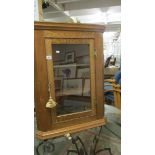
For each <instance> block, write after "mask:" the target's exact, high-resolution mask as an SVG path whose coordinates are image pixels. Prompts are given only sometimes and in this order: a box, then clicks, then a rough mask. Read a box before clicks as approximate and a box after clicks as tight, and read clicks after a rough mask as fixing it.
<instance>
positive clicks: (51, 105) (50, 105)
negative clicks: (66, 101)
mask: <svg viewBox="0 0 155 155" xmlns="http://www.w3.org/2000/svg"><path fill="white" fill-rule="evenodd" d="M48 92H49V99H48V101H47V103H46V108H51V109H52V108H54V107H56V105H57V103H56V102H55V101H54V100H53V99H52V96H51V84H50V83H49V84H48Z"/></svg>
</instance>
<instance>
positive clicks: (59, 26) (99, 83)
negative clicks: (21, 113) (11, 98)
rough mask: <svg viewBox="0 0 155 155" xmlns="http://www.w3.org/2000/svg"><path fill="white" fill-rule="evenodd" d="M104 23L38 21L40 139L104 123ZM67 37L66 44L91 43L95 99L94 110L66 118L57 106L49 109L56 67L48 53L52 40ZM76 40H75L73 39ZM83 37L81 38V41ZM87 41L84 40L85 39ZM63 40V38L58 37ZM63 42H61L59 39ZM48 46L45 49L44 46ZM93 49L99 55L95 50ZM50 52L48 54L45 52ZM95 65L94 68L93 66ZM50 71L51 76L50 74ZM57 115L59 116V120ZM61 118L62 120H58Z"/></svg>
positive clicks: (37, 98)
mask: <svg viewBox="0 0 155 155" xmlns="http://www.w3.org/2000/svg"><path fill="white" fill-rule="evenodd" d="M103 31H104V26H102V25H93V24H69V23H49V22H35V38H34V39H35V54H34V57H35V66H34V67H35V79H34V84H35V110H36V117H37V127H38V130H39V131H38V133H37V135H38V138H40V139H46V138H48V137H50V138H51V137H56V136H60V135H63V134H65V133H68V132H71V133H74V132H77V131H81V130H85V129H88V128H91V127H97V126H100V125H103V124H105V119H104V118H103V111H104V103H103V93H102V92H103V40H102V39H103V37H102V32H103ZM58 38H59V39H62V40H66V43H67V42H68V39H69V42H68V43H72V42H74V41H75V40H74V39H76V41H75V42H76V43H78V42H80V43H86V42H87V43H88V44H89V45H90V64H91V65H90V70H91V78H92V79H93V80H92V81H91V96H92V100H93V103H95V102H96V103H95V104H93V110H92V111H93V113H92V112H90V111H86V112H82V114H81V113H77V114H76V115H75V116H76V117H73V115H68V116H67V117H66V118H65V117H64V116H63V117H59V116H58V117H57V116H56V109H55V108H54V109H52V110H51V109H48V108H46V103H47V101H48V99H49V93H48V83H49V81H50V82H51V85H52V89H51V95H52V97H53V99H55V94H54V93H55V92H54V81H53V79H54V78H53V70H52V69H50V70H49V68H48V67H47V66H53V64H52V62H49V61H47V60H46V55H48V54H51V41H49V40H52V41H54V40H55V39H58ZM72 40H74V41H72ZM78 40H80V41H78ZM84 40H85V41H84ZM59 41H60V40H59ZM60 42H61V41H60ZM45 46H46V48H45ZM94 49H95V51H96V54H95V53H94ZM46 52H47V53H46ZM94 68H95V69H94ZM48 73H50V75H49V74H48ZM56 118H58V119H56ZM59 121H60V122H59Z"/></svg>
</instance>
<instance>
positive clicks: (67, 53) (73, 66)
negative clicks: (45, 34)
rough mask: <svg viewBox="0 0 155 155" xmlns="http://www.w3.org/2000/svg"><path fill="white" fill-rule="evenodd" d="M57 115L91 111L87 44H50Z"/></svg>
mask: <svg viewBox="0 0 155 155" xmlns="http://www.w3.org/2000/svg"><path fill="white" fill-rule="evenodd" d="M52 58H53V65H54V80H55V94H56V102H57V103H58V105H57V115H64V114H70V113H76V112H81V111H87V110H90V109H91V95H90V94H91V91H90V62H89V44H52Z"/></svg>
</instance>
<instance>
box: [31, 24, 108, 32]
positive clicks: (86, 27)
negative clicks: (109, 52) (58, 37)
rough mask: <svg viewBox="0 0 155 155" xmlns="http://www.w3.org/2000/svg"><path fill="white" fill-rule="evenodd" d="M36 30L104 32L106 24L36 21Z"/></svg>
mask: <svg viewBox="0 0 155 155" xmlns="http://www.w3.org/2000/svg"><path fill="white" fill-rule="evenodd" d="M34 29H35V30H62V31H63V30H64V31H87V32H88V31H90V32H104V30H105V26H104V25H96V24H79V23H78V24H77V23H55V22H34Z"/></svg>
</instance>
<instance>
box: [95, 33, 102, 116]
mask: <svg viewBox="0 0 155 155" xmlns="http://www.w3.org/2000/svg"><path fill="white" fill-rule="evenodd" d="M95 36H96V37H95V50H96V99H97V118H103V116H104V100H103V99H104V93H103V88H104V87H103V73H104V72H103V60H104V58H103V34H102V33H96V35H95Z"/></svg>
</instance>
